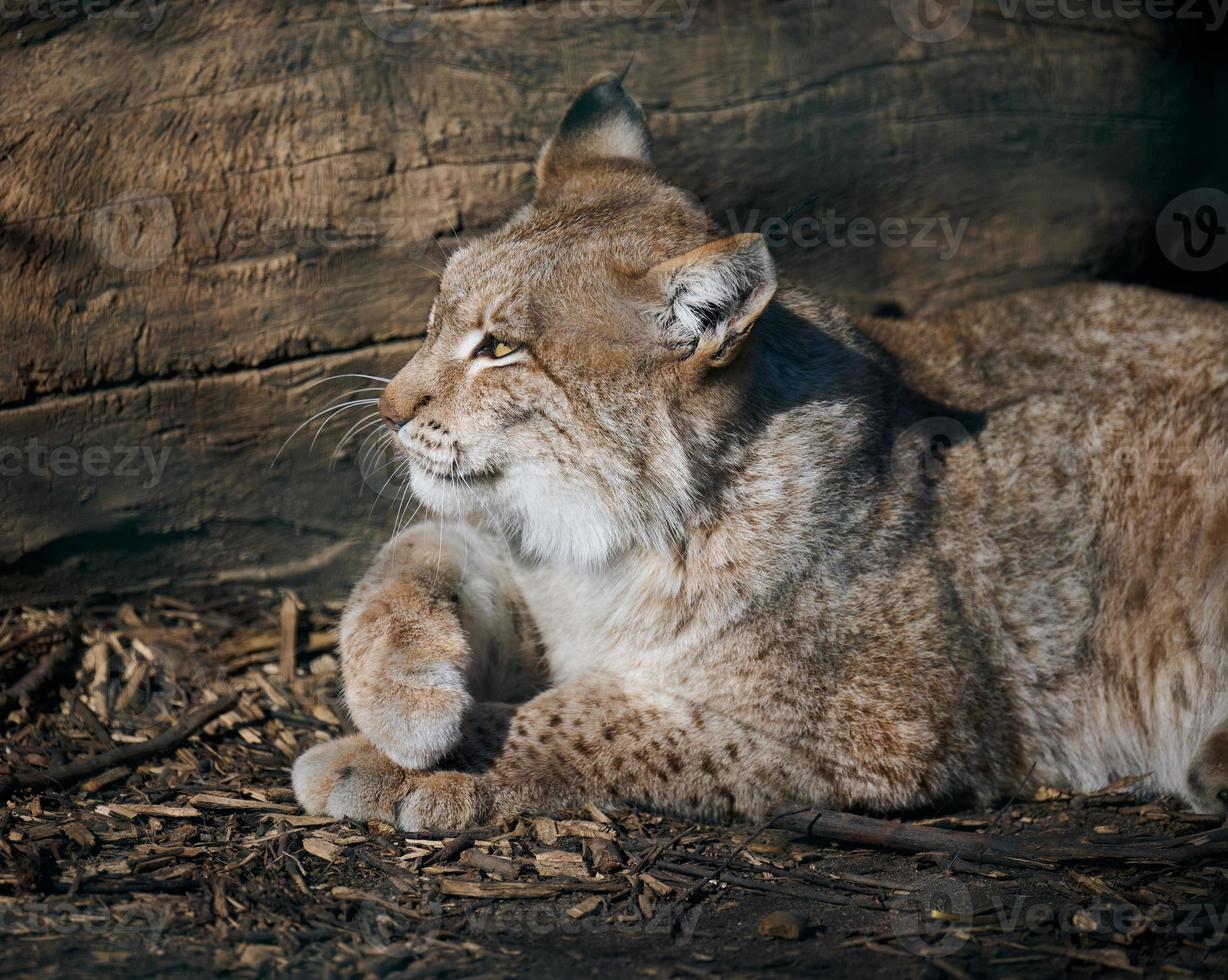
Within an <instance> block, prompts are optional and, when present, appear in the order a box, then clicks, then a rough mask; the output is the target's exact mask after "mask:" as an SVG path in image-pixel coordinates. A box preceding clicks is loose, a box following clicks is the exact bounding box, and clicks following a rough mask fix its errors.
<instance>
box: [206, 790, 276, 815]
mask: <svg viewBox="0 0 1228 980" xmlns="http://www.w3.org/2000/svg"><path fill="white" fill-rule="evenodd" d="M188 803H190V804H191V805H192V806H195V807H200V808H201V809H202V810H248V811H257V812H260V813H288V814H297V813H298V810H299V808H298V807H296V806H290V805H289V804H288V803H265V802H262V801H260V800H244V799H240V798H238V797H234V796H215V795H213V794H211V793H197V794H196V795H195V796H193V797H190V798H189V799H188Z"/></svg>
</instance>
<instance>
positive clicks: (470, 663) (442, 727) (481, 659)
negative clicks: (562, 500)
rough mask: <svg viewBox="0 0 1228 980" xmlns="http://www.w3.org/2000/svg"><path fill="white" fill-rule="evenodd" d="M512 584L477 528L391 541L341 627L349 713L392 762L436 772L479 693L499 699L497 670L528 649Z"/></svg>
mask: <svg viewBox="0 0 1228 980" xmlns="http://www.w3.org/2000/svg"><path fill="white" fill-rule="evenodd" d="M505 578H506V577H505V576H504V575H503V572H502V563H501V560H500V557H499V555H498V554H497V552H496V551H495V549H494V547H493V546H492V545H491V544H490V543H489V542H487V541H485V540H484V539H483V538H482V537H481V536H480V535H479V534H478V533H477V532H476V531H474V530H473V529H472V528H470V527H468V526H467V525H463V524H450V525H439V524H433V523H429V524H420V525H416V526H414V527H412V528H409V529H408V530H406V531H405V532H403V533H402V534H400V535H398V536H397V537H396V538H394V539H393V540H392V541H391V542H389V543H388V544H387V545H386V546H385V547H384V549H383V550H382V551H381V552H380V554H379V555H378V557H377V558H376V560H375V562H374V563H373V565H372V567H371V569H370V570H369V571H368V572H367V574H366V575H365V576H364V577H363V579H362V581H360V582H359V584H358V585H357V586H356V587H355V589H354V592H353V595H352V596H351V597H350V602H349V604H348V607H347V609H346V612H345V615H344V617H343V618H342V623H341V666H342V673H343V676H344V680H345V697H346V705H347V707H348V708H349V711H350V714H351V716H352V717H353V719H354V723H355V725H356V726H357V727H358V729H359V731H361V732H362V733H363V734H364V735H366V736H367V737H368V738H369V739H370V741H371V742H372V743H373V744H374V745H375V746H376V747H378V748H379V749H380V750H381V751H382V752H383V753H384V754H385V755H387V756H388V757H389V758H390V759H391V760H392V761H394V762H396V763H398V764H399V765H401V766H403V767H405V768H407V769H426V768H429V767H431V766H434V765H435V764H436V763H438V762H439V761H440V759H442V758H443V757H444V756H445V755H446V754H447V753H448V752H450V751H451V750H452V749H454V748H455V747H456V746H457V745H458V743H459V741H460V738H461V729H462V722H463V718H464V716H465V712H466V711H467V710H468V709H469V708H470V706H471V705H472V704H473V701H474V695H475V693H476V694H479V695H481V696H485V697H492V696H497V692H494V691H491V690H490V687H491V686H492V685H491V684H490V683H489V681H490V679H491V675H492V674H494V675H497V676H500V677H502V676H504V675H510V668H507V669H499V670H492V669H491V667H490V665H489V662H490V661H492V660H498V661H505V660H510V659H514V652H512V653H509V652H508V651H509V648H512V647H517V646H519V644H520V638H519V637H518V636H517V635H516V629H515V628H514V627H515V621H514V617H513V616H512V613H511V612H510V611H509V608H508V607H509V602H508V599H507V597H506V595H505V593H504V586H503V585H502V582H503V581H505ZM478 679H481V680H482V681H486V683H477V684H476V685H475V681H476V680H478ZM475 686H476V687H478V688H479V689H480V690H478V691H475V690H474V688H475Z"/></svg>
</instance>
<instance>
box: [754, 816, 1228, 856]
mask: <svg viewBox="0 0 1228 980" xmlns="http://www.w3.org/2000/svg"><path fill="white" fill-rule="evenodd" d="M773 825H774V826H776V827H779V828H781V829H783V830H792V831H795V832H797V833H802V834H807V835H809V836H811V837H816V838H819V839H820V840H829V841H836V842H838V843H842V844H856V845H859V846H861V847H878V848H886V849H887V850H892V851H903V852H904V853H907V854H918V853H921V852H933V851H941V852H943V853H944V854H960V855H961V856H962V857H964V858H967V859H969V860H972V861H979V862H981V863H984V864H1005V865H1010V866H1015V867H1018V866H1019V865H1020V864H1024V863H1028V864H1031V865H1032V866H1035V865H1036V864H1037V863H1042V864H1043V863H1050V864H1073V863H1080V862H1084V863H1098V862H1102V861H1107V862H1113V861H1122V862H1125V861H1132V862H1135V863H1141V864H1196V863H1198V862H1199V861H1205V860H1210V859H1213V858H1223V857H1224V856H1225V855H1228V829H1220V830H1211V831H1206V832H1204V833H1199V834H1190V835H1188V836H1185V837H1176V838H1155V839H1153V840H1148V841H1138V840H1131V841H1125V842H1121V843H1116V842H1110V841H1104V842H1098V843H1093V842H1091V841H1082V840H1070V839H1067V838H1061V837H1055V836H1051V837H1049V838H1047V839H1044V840H1036V839H1031V840H1024V839H1021V838H1014V837H987V836H985V835H983V834H974V833H970V832H968V831H964V830H943V829H941V828H939V827H922V826H919V825H917V824H907V823H895V822H893V821H890V820H877V819H875V818H874V817H865V816H861V815H859V814H854V813H840V812H838V811H835V810H810V811H807V812H801V813H795V814H787V815H784V816H781V817H778V818H776V820H775V821H774V822H773Z"/></svg>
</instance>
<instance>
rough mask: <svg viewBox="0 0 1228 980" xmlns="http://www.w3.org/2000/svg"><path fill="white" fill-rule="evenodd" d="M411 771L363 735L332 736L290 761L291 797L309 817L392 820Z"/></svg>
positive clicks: (403, 796)
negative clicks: (329, 739) (291, 762)
mask: <svg viewBox="0 0 1228 980" xmlns="http://www.w3.org/2000/svg"><path fill="white" fill-rule="evenodd" d="M412 775H413V774H411V773H409V772H406V771H405V770H404V769H402V768H401V767H400V766H398V765H397V764H396V763H395V762H393V761H392V760H391V759H389V758H388V757H387V756H385V755H383V754H382V753H381V752H380V751H379V750H378V749H376V748H375V746H373V745H372V744H371V743H370V742H369V741H368V740H367V739H366V738H364V737H363V736H361V735H351V736H348V737H346V738H335V739H333V740H332V741H331V742H324V743H323V744H321V745H317V746H315V747H314V748H311V749H308V750H307V751H306V752H304V753H303V754H302V755H301V756H299V757H298V759H297V760H296V761H295V763H294V771H293V773H292V780H293V783H294V795H295V797H296V798H297V799H298V801H299V804H300V805H301V806H302V808H303V809H304V810H306V811H307V812H308V813H310V814H312V815H313V816H329V817H336V818H338V819H341V818H343V817H348V818H350V819H352V820H357V821H360V822H362V821H366V820H383V821H384V822H385V823H395V822H396V818H397V810H398V808H399V806H400V804H401V802H402V801H403V800H404V799H405V795H406V792H407V791H408V790H409V789H410V788H411V786H412V784H413V779H412Z"/></svg>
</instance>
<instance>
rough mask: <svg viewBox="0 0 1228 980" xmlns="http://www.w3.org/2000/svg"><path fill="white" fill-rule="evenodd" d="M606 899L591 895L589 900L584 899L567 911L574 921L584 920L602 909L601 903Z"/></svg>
mask: <svg viewBox="0 0 1228 980" xmlns="http://www.w3.org/2000/svg"><path fill="white" fill-rule="evenodd" d="M602 901H604V899H602V898H601V896H600V895H589V897H588V898H585V899H582V900H581V901H579V902H577V903H576V904H575V905H573V906H572V907H571V908H569V909H568V910H567V914H568V916H570V917H571V918H573V919H583V918H584V917H585V916H586V915H588V914H589V913H590V912H596V911H597V910H598V909H599V908H601V903H602Z"/></svg>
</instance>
